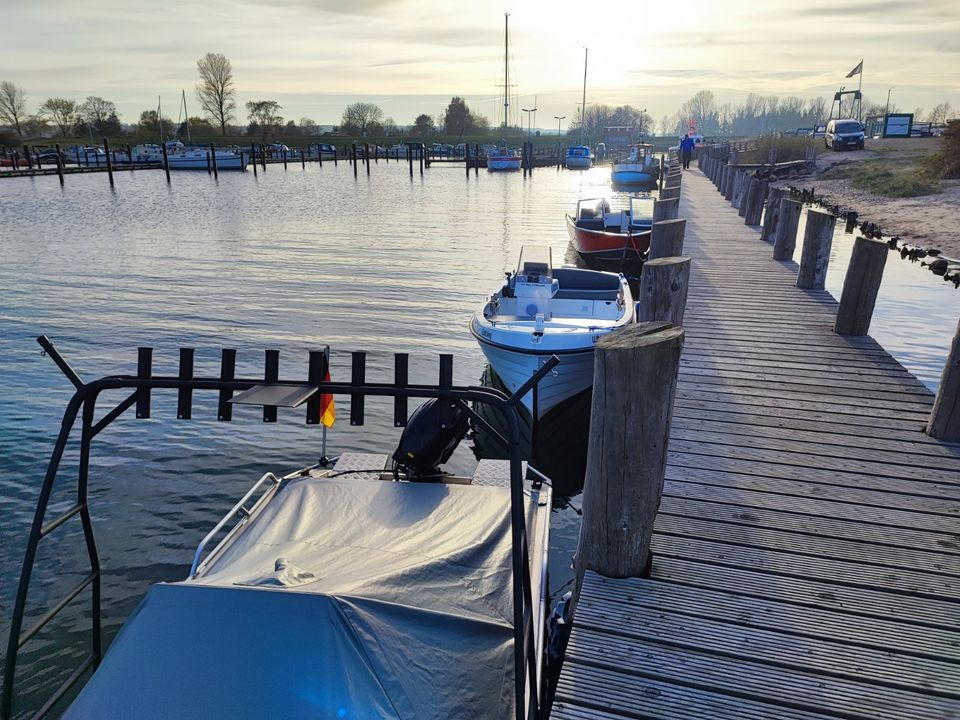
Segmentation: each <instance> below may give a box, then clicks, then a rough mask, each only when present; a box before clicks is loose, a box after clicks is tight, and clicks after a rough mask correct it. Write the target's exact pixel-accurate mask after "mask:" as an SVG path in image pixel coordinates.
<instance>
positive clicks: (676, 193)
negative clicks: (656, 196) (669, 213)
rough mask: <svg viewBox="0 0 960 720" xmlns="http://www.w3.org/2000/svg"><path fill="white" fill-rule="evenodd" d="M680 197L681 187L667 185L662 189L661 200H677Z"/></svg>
mask: <svg viewBox="0 0 960 720" xmlns="http://www.w3.org/2000/svg"><path fill="white" fill-rule="evenodd" d="M679 197H680V188H679V187H669V186H668V187H665V188H664V189H663V190H661V191H660V199H661V200H675V199H677V198H679Z"/></svg>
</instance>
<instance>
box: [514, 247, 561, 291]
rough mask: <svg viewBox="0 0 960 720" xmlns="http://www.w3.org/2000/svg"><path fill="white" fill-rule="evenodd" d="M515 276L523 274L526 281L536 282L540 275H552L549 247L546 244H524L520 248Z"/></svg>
mask: <svg viewBox="0 0 960 720" xmlns="http://www.w3.org/2000/svg"><path fill="white" fill-rule="evenodd" d="M517 276H518V277H520V276H524V277H525V278H526V280H527V281H528V282H537V280H538V279H539V278H541V277H548V278H549V277H553V259H552V255H551V250H550V248H549V247H548V246H546V245H524V246H523V247H522V248H520V263H519V264H518V265H517Z"/></svg>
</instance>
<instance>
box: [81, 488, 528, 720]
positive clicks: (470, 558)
mask: <svg viewBox="0 0 960 720" xmlns="http://www.w3.org/2000/svg"><path fill="white" fill-rule="evenodd" d="M528 502H529V499H528ZM510 549H511V538H510V493H509V490H507V489H505V488H499V487H483V486H461V485H443V484H423V483H397V482H383V481H379V480H366V481H364V480H357V479H355V478H351V477H350V476H345V477H341V478H336V477H334V478H311V477H307V478H300V479H297V480H293V481H289V482H287V483H286V484H285V485H283V486H281V489H280V490H279V492H278V493H277V495H276V496H275V497H274V498H273V499H272V500H271V501H270V503H269V504H268V505H267V506H266V508H265V509H264V510H263V511H262V513H260V514H259V515H258V516H257V517H256V518H255V519H254V520H253V522H251V523H250V525H249V526H248V527H247V528H246V529H245V530H244V532H243V533H241V534H240V535H239V536H238V537H237V539H236V540H235V541H234V542H233V544H232V545H230V546H229V547H228V548H227V549H226V551H225V552H223V553H222V554H221V555H220V556H219V557H217V558H216V559H215V562H213V563H212V564H211V565H210V567H209V569H208V570H207V571H206V572H204V573H202V574H201V576H200V577H198V578H197V579H194V580H188V581H185V582H180V583H171V584H160V585H155V586H153V587H152V588H151V589H150V591H149V592H148V593H147V596H146V598H144V600H143V602H142V603H141V604H140V606H139V607H138V608H137V610H136V611H135V612H134V614H133V615H132V616H131V618H130V619H128V621H127V622H126V624H125V625H124V627H123V629H122V630H121V631H120V633H119V635H118V636H117V638H116V639H115V640H114V642H113V644H112V645H111V647H110V650H109V652H108V653H107V654H106V657H105V658H104V661H103V663H102V664H101V665H100V667H99V669H98V670H97V671H96V673H95V674H94V675H93V677H92V678H91V680H90V682H89V683H88V684H87V685H86V687H85V688H84V689H83V691H82V692H81V693H80V695H79V696H78V698H77V699H76V700H75V701H74V703H73V704H72V705H71V706H70V708H69V709H68V711H67V713H66V715H65V717H67V718H108V717H109V718H188V717H189V718H200V717H202V718H231V719H233V718H265V717H271V718H273V717H276V718H331V719H339V718H355V719H366V718H370V719H373V718H418V719H429V718H437V719H438V720H439V719H440V718H443V719H449V718H471V719H473V718H476V719H478V720H484V719H486V718H490V719H494V718H509V717H511V716H512V714H513V707H514V687H513V629H512V627H513V622H512V617H513V615H512V608H513V600H512V595H511V593H512V581H511V577H512V576H511V556H510Z"/></svg>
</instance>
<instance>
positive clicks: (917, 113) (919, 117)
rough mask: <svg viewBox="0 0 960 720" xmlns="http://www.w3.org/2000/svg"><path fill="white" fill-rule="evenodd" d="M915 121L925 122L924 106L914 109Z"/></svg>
mask: <svg viewBox="0 0 960 720" xmlns="http://www.w3.org/2000/svg"><path fill="white" fill-rule="evenodd" d="M913 121H914V122H923V108H922V107H918V108H914V110H913Z"/></svg>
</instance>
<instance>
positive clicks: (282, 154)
mask: <svg viewBox="0 0 960 720" xmlns="http://www.w3.org/2000/svg"><path fill="white" fill-rule="evenodd" d="M280 158H281V159H282V160H283V169H284V170H286V169H287V148H286V147H283V148H281V149H280Z"/></svg>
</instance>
